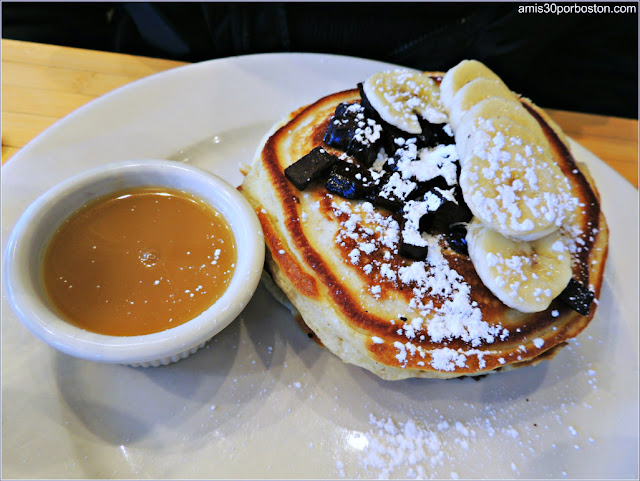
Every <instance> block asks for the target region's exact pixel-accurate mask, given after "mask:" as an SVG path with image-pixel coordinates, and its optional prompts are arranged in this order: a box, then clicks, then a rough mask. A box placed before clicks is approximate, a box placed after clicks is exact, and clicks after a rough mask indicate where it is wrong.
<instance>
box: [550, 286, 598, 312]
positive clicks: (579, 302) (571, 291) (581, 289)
mask: <svg viewBox="0 0 640 481" xmlns="http://www.w3.org/2000/svg"><path fill="white" fill-rule="evenodd" d="M594 298H595V294H594V293H593V292H592V291H590V290H589V289H588V288H587V287H586V286H584V285H583V284H581V283H580V282H578V281H576V280H575V279H570V280H569V284H567V287H565V288H564V290H563V291H562V292H561V293H560V295H559V296H558V299H560V300H561V301H562V302H564V303H565V304H566V305H568V306H569V307H570V308H571V309H573V310H574V311H576V312H578V313H580V314H582V315H583V316H587V315H589V310H590V309H591V304H592V303H593V299H594Z"/></svg>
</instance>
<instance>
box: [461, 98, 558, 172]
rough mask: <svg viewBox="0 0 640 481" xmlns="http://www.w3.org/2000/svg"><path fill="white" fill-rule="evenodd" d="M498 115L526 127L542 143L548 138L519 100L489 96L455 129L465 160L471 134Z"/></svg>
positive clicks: (465, 115) (463, 117)
mask: <svg viewBox="0 0 640 481" xmlns="http://www.w3.org/2000/svg"><path fill="white" fill-rule="evenodd" d="M496 117H506V118H509V119H511V120H513V121H514V123H517V124H520V125H522V126H523V127H526V128H527V129H529V130H530V131H531V132H533V134H534V135H536V136H537V137H538V138H539V142H540V143H544V142H546V138H545V135H544V132H543V131H542V128H541V127H540V124H539V123H538V121H537V120H536V119H535V118H534V117H533V116H532V115H531V114H530V113H529V112H527V109H526V108H525V107H524V106H523V105H522V104H521V103H520V102H519V101H517V100H513V99H505V98H501V97H489V98H487V99H484V100H481V101H480V102H478V103H477V104H475V105H474V106H473V107H471V108H470V109H469V110H468V111H467V112H466V113H465V114H464V115H463V116H462V120H461V121H460V124H459V125H458V127H457V129H455V130H454V134H455V139H456V150H457V151H458V156H459V157H460V159H462V162H464V159H465V157H466V154H467V141H468V140H469V138H470V137H471V134H472V133H473V132H475V131H476V130H478V129H482V128H483V125H482V124H483V123H484V122H485V121H487V120H490V119H494V118H496Z"/></svg>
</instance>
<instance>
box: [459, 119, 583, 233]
mask: <svg viewBox="0 0 640 481" xmlns="http://www.w3.org/2000/svg"><path fill="white" fill-rule="evenodd" d="M483 128H484V130H478V131H476V132H475V133H474V134H473V135H472V136H471V137H470V140H469V145H470V148H469V150H468V155H467V157H466V159H465V161H464V162H463V163H462V166H461V171H460V187H461V189H462V194H463V196H464V200H465V202H466V203H467V205H468V206H469V209H471V212H473V215H474V216H475V217H477V218H479V219H480V220H481V221H482V222H483V223H484V224H485V225H487V226H488V227H490V228H492V229H494V230H496V231H497V232H499V233H501V234H502V235H505V236H509V237H514V238H518V239H520V240H535V239H539V238H541V237H544V236H546V235H547V234H549V233H551V232H553V231H555V230H557V229H558V228H559V227H560V226H561V225H562V222H563V221H564V219H565V218H566V216H567V214H568V213H569V211H570V210H571V209H572V208H573V206H572V205H571V203H570V195H569V193H568V188H567V187H566V186H565V183H566V178H565V176H564V174H563V173H562V171H561V170H560V168H559V167H558V166H557V164H556V163H555V162H554V161H553V160H552V157H551V155H550V153H549V151H548V150H547V149H545V148H544V146H542V145H540V144H539V143H538V138H537V137H536V136H535V135H534V134H533V133H532V132H531V131H529V130H528V129H526V128H525V127H522V126H521V125H519V124H517V123H515V122H514V121H513V120H511V119H509V118H505V117H500V118H498V119H489V120H487V121H486V122H485V123H484V124H483Z"/></svg>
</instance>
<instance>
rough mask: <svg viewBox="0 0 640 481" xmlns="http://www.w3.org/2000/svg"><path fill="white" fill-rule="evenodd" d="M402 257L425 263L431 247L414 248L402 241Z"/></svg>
mask: <svg viewBox="0 0 640 481" xmlns="http://www.w3.org/2000/svg"><path fill="white" fill-rule="evenodd" d="M399 252H400V255H401V256H402V257H406V258H407V259H411V260H414V261H423V260H425V259H426V258H427V255H428V254H429V246H414V245H411V244H406V243H404V242H402V241H400V249H399Z"/></svg>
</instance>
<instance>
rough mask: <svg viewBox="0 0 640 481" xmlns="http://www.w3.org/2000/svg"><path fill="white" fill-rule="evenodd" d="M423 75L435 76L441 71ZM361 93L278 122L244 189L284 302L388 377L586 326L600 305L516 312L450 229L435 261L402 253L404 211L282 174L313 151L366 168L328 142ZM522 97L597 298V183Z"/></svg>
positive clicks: (466, 363)
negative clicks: (563, 194) (343, 111)
mask: <svg viewBox="0 0 640 481" xmlns="http://www.w3.org/2000/svg"><path fill="white" fill-rule="evenodd" d="M427 74H428V75H429V76H430V77H431V78H433V79H434V80H436V82H437V83H439V82H440V81H441V79H442V77H443V75H444V74H443V73H441V72H430V73H427ZM360 92H361V90H359V89H352V90H347V91H343V92H338V93H334V94H332V95H328V96H326V97H324V98H321V99H319V100H317V101H316V102H314V103H312V104H310V105H308V106H305V107H302V108H300V109H298V110H297V111H295V112H293V113H292V114H291V115H289V116H288V117H287V118H285V119H283V120H282V121H281V122H279V123H278V124H277V125H275V126H274V128H273V129H272V131H271V132H269V133H268V134H267V135H266V136H265V138H264V140H263V141H262V143H261V145H260V147H259V148H258V151H257V154H256V157H255V159H254V162H253V164H252V166H251V169H250V171H249V172H248V173H247V175H246V177H245V179H244V182H243V184H242V186H241V187H240V190H241V192H242V193H243V194H244V196H245V197H246V198H247V199H248V200H249V202H250V203H251V204H252V206H253V207H254V208H255V210H256V213H257V214H258V217H259V219H260V222H261V224H262V228H263V231H264V235H265V242H266V246H267V256H266V261H265V262H266V264H265V268H266V271H267V272H268V274H269V275H270V278H271V279H272V280H273V283H274V285H275V286H277V289H276V290H279V291H280V292H281V293H282V294H283V295H284V297H285V298H286V300H285V299H284V298H283V300H285V302H287V303H290V306H291V308H292V311H293V312H295V313H296V314H297V315H299V316H300V318H301V320H302V321H303V323H304V325H306V326H308V328H309V329H310V331H311V332H312V333H313V334H315V335H316V336H317V338H318V340H319V343H321V344H322V345H324V346H325V347H326V348H327V349H328V350H329V351H331V352H332V353H334V354H335V355H337V356H338V357H340V358H341V359H342V360H343V361H344V362H347V363H351V364H355V365H357V366H360V367H362V368H364V369H367V370H369V371H371V372H373V373H375V374H376V375H378V376H380V377H381V378H383V379H387V380H398V379H404V378H409V377H422V378H452V377H459V376H469V375H471V376H475V375H484V374H488V373H493V372H497V371H501V370H507V369H512V368H516V367H520V366H525V365H532V364H536V363H537V362H540V361H542V360H547V359H550V358H552V357H553V356H554V355H555V354H556V353H557V352H558V351H559V350H560V349H561V348H562V346H564V345H565V344H566V341H567V340H568V339H570V338H573V337H575V336H577V335H578V334H579V333H580V332H581V331H582V330H583V329H584V328H585V327H586V326H587V325H588V324H589V322H590V321H591V319H592V318H593V316H594V313H595V310H596V304H597V300H596V301H595V302H594V304H592V305H591V308H590V309H589V312H588V313H587V314H586V315H583V314H580V313H579V312H576V311H575V310H573V309H572V308H571V307H569V305H567V304H566V303H565V302H563V301H561V300H560V299H555V300H553V301H552V302H551V304H550V306H549V307H548V308H547V309H545V310H543V311H540V312H529V313H525V312H520V311H518V310H516V309H513V308H509V307H507V306H506V305H505V304H503V303H502V302H501V301H500V300H499V299H498V298H497V297H496V296H495V295H494V294H493V293H492V292H491V290H490V289H489V288H487V286H485V284H484V283H483V282H482V280H481V279H480V277H479V276H478V274H477V273H476V270H475V268H474V265H473V263H472V261H471V259H470V258H469V257H468V255H466V254H465V253H464V252H460V249H457V248H456V246H455V244H454V242H453V240H452V237H451V235H450V233H449V232H447V231H446V229H443V230H441V231H439V230H438V229H435V230H432V231H431V232H429V233H426V234H423V235H422V239H423V241H424V243H425V244H426V247H428V254H427V257H426V258H425V259H422V260H414V259H411V258H408V257H407V256H406V255H401V254H400V250H399V247H400V243H401V240H402V239H401V237H402V235H403V231H402V230H401V229H402V228H401V225H400V224H401V223H402V219H399V216H398V213H397V212H394V211H392V210H388V209H386V208H384V207H381V206H380V205H379V204H376V203H375V202H373V201H372V200H371V199H366V198H365V199H348V198H344V197H341V196H339V195H337V194H335V193H332V192H330V191H329V190H328V189H327V185H326V184H325V180H326V176H325V177H323V178H322V179H321V180H316V181H314V180H310V181H309V185H308V186H306V187H305V188H304V190H299V189H298V188H297V187H296V186H294V184H293V183H292V182H291V181H290V180H289V179H288V178H287V177H286V176H285V169H286V168H288V167H289V166H291V165H293V164H295V163H296V162H297V161H298V160H299V159H301V158H302V157H304V156H305V155H307V154H309V152H311V151H313V150H314V149H317V148H320V149H322V151H325V152H327V153H330V154H333V155H335V156H336V157H338V158H339V159H340V161H341V162H347V163H349V164H351V165H353V166H358V165H360V164H361V162H360V161H358V160H356V158H355V157H354V155H347V154H346V153H345V152H344V150H343V149H338V148H334V147H331V146H329V145H327V144H326V143H325V142H324V140H323V139H324V138H325V132H326V131H327V128H328V127H329V124H330V122H332V121H333V118H334V115H335V112H336V108H337V107H338V106H339V105H340V104H343V103H347V104H360V103H362V102H363V100H362V98H361V94H360ZM519 102H520V105H521V106H522V107H523V109H525V110H526V111H527V112H529V113H530V114H531V115H532V116H533V118H534V119H535V121H536V122H537V125H539V127H540V129H541V132H543V133H544V136H545V138H546V141H547V142H548V144H549V150H548V153H549V155H551V156H552V158H553V160H554V161H555V163H556V164H557V165H558V166H559V167H560V169H561V171H562V173H563V174H564V176H566V178H567V180H568V185H569V186H570V191H571V194H572V195H573V196H574V197H575V198H576V199H577V200H578V201H579V207H578V208H576V209H575V210H574V211H573V212H572V213H571V215H570V216H569V217H568V218H567V219H566V220H565V223H564V224H563V227H562V229H563V232H564V235H566V236H567V237H568V238H569V241H568V244H569V251H570V255H571V270H572V275H573V279H574V280H575V281H577V282H578V283H579V284H580V285H584V286H588V288H589V290H590V291H591V292H592V293H593V294H594V296H595V298H596V299H597V298H598V297H599V295H600V290H601V286H602V279H603V271H604V266H605V261H606V257H607V241H608V230H607V225H606V221H605V218H604V216H603V214H602V212H601V210H600V205H599V197H598V193H597V190H596V187H595V185H594V184H593V181H592V179H591V178H590V176H589V175H588V173H587V172H585V167H584V166H583V165H579V164H578V163H577V162H576V161H575V159H574V158H573V156H572V154H571V152H570V150H569V148H568V145H567V144H566V141H565V140H564V136H563V134H562V133H561V132H560V131H559V130H558V129H559V128H558V127H557V125H555V124H554V123H552V122H549V121H548V117H547V116H546V114H545V113H544V112H543V111H542V110H541V109H539V108H538V107H537V106H535V105H534V104H533V103H532V102H531V101H529V100H528V99H526V98H519ZM445 130H446V129H445ZM388 161H389V156H387V155H386V152H385V151H384V149H382V151H381V152H380V153H379V154H378V155H377V158H376V159H375V162H374V163H373V165H372V166H367V165H366V164H365V165H364V168H369V169H370V170H374V171H376V169H377V170H378V171H380V172H381V170H380V169H381V167H380V166H384V165H385V163H388ZM341 165H342V164H341ZM354 168H355V167H354ZM374 204H376V205H374ZM272 290H274V289H273V286H272Z"/></svg>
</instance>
